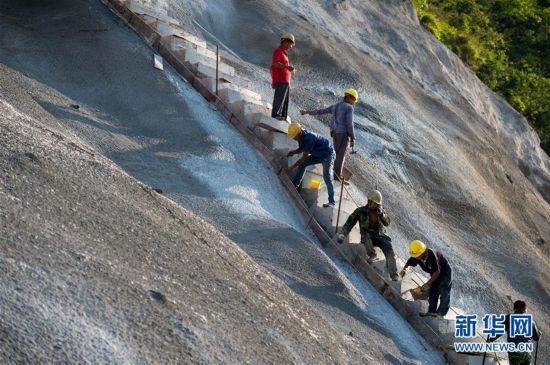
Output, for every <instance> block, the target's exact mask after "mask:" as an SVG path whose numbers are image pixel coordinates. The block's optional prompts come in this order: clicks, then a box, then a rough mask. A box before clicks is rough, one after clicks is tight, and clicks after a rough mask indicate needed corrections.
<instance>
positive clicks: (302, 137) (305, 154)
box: [287, 123, 335, 208]
mask: <svg viewBox="0 0 550 365" xmlns="http://www.w3.org/2000/svg"><path fill="white" fill-rule="evenodd" d="M288 137H289V138H290V139H293V140H295V141H297V142H298V148H297V149H295V150H293V151H290V152H289V153H288V155H287V156H288V157H290V156H294V155H296V154H298V153H301V154H302V157H301V158H300V159H299V160H298V161H296V162H295V163H294V164H293V165H292V166H290V167H289V168H288V170H289V172H292V171H294V170H295V169H297V170H296V174H295V175H294V178H293V179H292V182H293V183H294V186H296V188H297V189H298V188H300V186H301V185H302V179H303V178H304V173H305V172H306V167H308V166H310V165H316V164H319V163H320V164H323V179H324V180H325V184H326V185H327V192H328V203H326V204H323V207H325V208H326V207H329V206H334V205H335V202H334V186H333V185H332V178H331V176H330V174H332V166H333V164H334V149H333V148H332V145H331V144H330V141H329V140H328V139H326V138H325V137H322V136H320V135H318V134H315V133H313V132H310V131H308V130H305V129H303V128H302V126H301V125H300V124H298V123H291V124H290V125H289V126H288Z"/></svg>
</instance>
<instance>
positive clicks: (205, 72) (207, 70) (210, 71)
mask: <svg viewBox="0 0 550 365" xmlns="http://www.w3.org/2000/svg"><path fill="white" fill-rule="evenodd" d="M192 69H193V71H195V72H196V73H197V75H198V76H199V78H201V79H202V78H205V77H214V78H215V77H216V68H215V67H214V68H212V67H210V66H208V65H205V64H204V63H197V64H194V65H192ZM230 71H231V72H230V73H226V72H222V71H221V69H220V70H219V72H218V77H223V78H226V77H229V78H231V77H233V76H235V69H233V68H232V67H231V69H230Z"/></svg>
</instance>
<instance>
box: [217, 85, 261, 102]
mask: <svg viewBox="0 0 550 365" xmlns="http://www.w3.org/2000/svg"><path fill="white" fill-rule="evenodd" d="M218 96H219V97H220V98H221V99H222V100H223V101H225V102H226V103H229V104H231V103H235V102H237V101H239V100H247V101H260V99H258V97H259V96H260V95H259V94H256V93H254V92H252V91H250V90H247V89H243V88H238V87H237V88H235V87H234V86H230V87H227V88H225V89H222V90H219V91H218Z"/></svg>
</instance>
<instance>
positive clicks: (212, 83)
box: [200, 77, 231, 93]
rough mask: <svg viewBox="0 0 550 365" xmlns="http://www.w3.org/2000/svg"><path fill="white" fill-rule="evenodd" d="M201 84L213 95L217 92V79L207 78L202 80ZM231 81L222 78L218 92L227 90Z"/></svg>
mask: <svg viewBox="0 0 550 365" xmlns="http://www.w3.org/2000/svg"><path fill="white" fill-rule="evenodd" d="M200 81H201V83H202V84H203V85H204V86H205V87H206V88H207V89H208V90H210V91H211V92H212V93H215V92H216V78H215V77H205V78H203V79H200ZM230 83H231V81H230V80H226V79H224V78H220V79H219V80H218V90H221V89H225V88H227V87H228V86H227V85H228V84H230Z"/></svg>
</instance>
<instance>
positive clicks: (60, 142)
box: [0, 67, 369, 364]
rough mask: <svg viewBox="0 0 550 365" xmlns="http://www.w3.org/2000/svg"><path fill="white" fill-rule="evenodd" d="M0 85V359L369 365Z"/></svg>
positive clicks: (286, 295)
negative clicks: (0, 232) (341, 364)
mask: <svg viewBox="0 0 550 365" xmlns="http://www.w3.org/2000/svg"><path fill="white" fill-rule="evenodd" d="M0 80H1V85H2V86H1V87H0V115H1V119H0V127H1V129H0V131H1V133H0V161H2V163H1V164H0V171H1V180H0V182H1V185H0V205H1V206H2V210H1V212H0V214H1V215H0V217H1V228H2V235H1V236H2V254H1V255H0V269H1V271H2V275H1V280H0V290H1V291H2V295H1V296H0V298H1V299H0V305H1V307H2V314H1V316H0V333H1V336H0V338H1V340H0V362H2V363H4V364H6V363H27V364H29V363H54V362H63V363H65V362H68V363H90V364H98V363H117V364H152V363H176V362H177V363H190V362H193V363H246V362H253V363H258V362H261V363H330V364H332V363H349V362H350V361H352V362H368V360H369V359H368V357H365V356H364V355H363V354H362V352H361V350H360V349H359V348H357V347H356V346H355V345H354V342H353V340H352V339H347V338H345V337H344V336H342V335H341V334H339V333H338V331H336V330H335V329H333V328H332V327H331V326H330V325H328V324H327V322H326V321H324V320H323V319H322V317H320V316H319V314H318V313H317V312H316V311H314V310H312V308H311V307H310V306H309V305H308V304H306V303H305V302H304V301H303V300H301V299H299V298H298V297H297V296H296V295H295V294H294V293H293V292H292V291H291V290H290V289H289V288H288V287H286V286H285V285H284V284H282V283H281V281H279V280H278V279H276V278H275V277H274V276H273V275H271V274H270V273H268V272H267V271H266V270H265V269H262V268H261V267H260V266H258V265H257V264H256V263H255V262H254V261H253V260H252V259H251V258H250V257H249V256H248V255H246V254H245V253H244V252H243V251H242V250H241V249H239V248H238V246H236V245H235V243H234V242H232V241H230V240H229V239H228V238H227V237H225V236H224V235H222V234H221V233H220V232H219V231H218V230H216V229H215V228H214V227H212V226H211V225H210V224H208V223H207V222H205V221H203V220H201V219H200V218H198V217H197V216H195V215H194V214H192V213H190V212H189V211H186V210H184V209H182V208H181V207H179V206H177V205H175V204H174V203H173V202H171V201H169V200H168V199H166V198H164V197H163V196H161V195H159V194H157V193H155V192H153V191H152V190H151V189H150V188H148V187H146V186H144V185H142V184H140V183H139V182H137V181H136V180H134V179H133V178H131V177H130V176H128V175H127V174H125V173H124V172H122V171H121V170H120V169H119V168H118V167H117V166H116V165H114V164H113V163H112V162H111V161H109V160H107V159H105V158H104V157H102V156H101V155H99V154H97V153H96V152H94V151H93V150H92V149H91V148H90V147H89V146H87V145H86V144H85V143H83V142H82V141H81V140H80V139H78V138H77V137H75V136H74V135H71V134H70V133H67V131H66V130H64V128H62V127H61V126H60V125H59V124H58V122H57V120H56V119H55V118H52V117H51V115H49V114H48V113H45V112H44V111H43V110H42V109H41V108H40V107H39V106H38V105H37V104H36V102H35V101H33V100H32V98H30V97H29V96H28V94H26V93H24V92H21V89H20V88H19V87H17V85H18V82H17V80H14V78H13V73H12V72H9V70H6V68H4V67H1V68H0ZM10 86H11V87H10Z"/></svg>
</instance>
